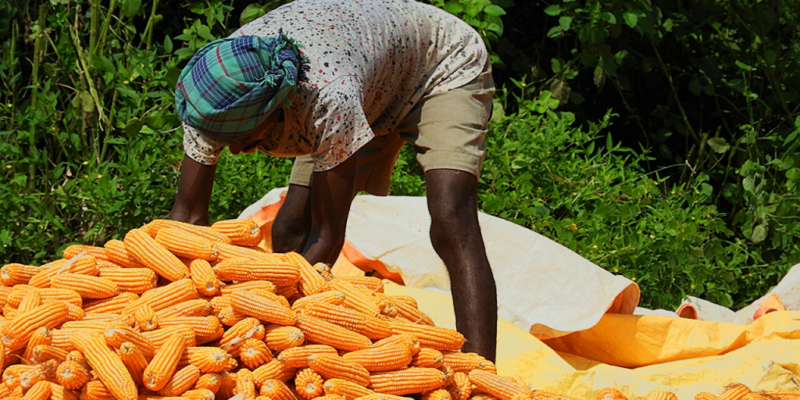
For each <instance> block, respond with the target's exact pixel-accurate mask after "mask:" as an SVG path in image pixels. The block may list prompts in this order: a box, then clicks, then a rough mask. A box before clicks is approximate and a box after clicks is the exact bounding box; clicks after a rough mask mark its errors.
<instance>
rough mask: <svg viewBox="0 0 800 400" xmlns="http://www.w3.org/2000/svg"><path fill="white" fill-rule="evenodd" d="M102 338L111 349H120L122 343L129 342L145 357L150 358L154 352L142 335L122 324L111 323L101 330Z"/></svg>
mask: <svg viewBox="0 0 800 400" xmlns="http://www.w3.org/2000/svg"><path fill="white" fill-rule="evenodd" d="M103 338H104V339H105V341H106V344H108V345H109V346H111V347H114V348H120V347H121V346H122V344H123V343H125V342H131V343H133V344H134V345H136V347H137V348H138V349H139V350H141V352H142V354H144V356H145V357H148V358H149V357H152V356H153V354H155V352H156V346H155V345H154V344H153V342H151V341H150V340H148V339H147V338H146V337H145V336H144V335H143V334H142V333H140V332H137V331H136V330H135V329H133V328H131V327H129V326H127V325H125V324H124V323H122V322H118V321H115V322H111V323H108V324H106V326H105V328H103Z"/></svg>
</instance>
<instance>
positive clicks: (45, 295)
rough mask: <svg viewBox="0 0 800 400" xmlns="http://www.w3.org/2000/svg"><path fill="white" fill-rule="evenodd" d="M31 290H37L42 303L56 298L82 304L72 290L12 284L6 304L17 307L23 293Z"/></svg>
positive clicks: (78, 296)
mask: <svg viewBox="0 0 800 400" xmlns="http://www.w3.org/2000/svg"><path fill="white" fill-rule="evenodd" d="M31 290H35V291H38V292H39V296H41V298H42V303H45V302H48V301H56V300H58V301H63V302H66V303H72V304H75V305H77V306H79V307H80V306H82V305H83V300H82V299H81V296H80V295H79V294H78V293H76V292H75V291H74V290H69V289H51V288H44V289H39V288H35V287H33V286H29V285H16V286H14V288H13V289H12V290H11V293H9V295H8V302H7V305H10V306H12V307H19V305H20V303H22V298H23V297H25V295H26V294H27V293H28V292H29V291H31Z"/></svg>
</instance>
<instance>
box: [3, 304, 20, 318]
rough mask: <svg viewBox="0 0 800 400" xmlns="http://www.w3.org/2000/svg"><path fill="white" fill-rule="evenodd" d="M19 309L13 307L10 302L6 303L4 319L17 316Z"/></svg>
mask: <svg viewBox="0 0 800 400" xmlns="http://www.w3.org/2000/svg"><path fill="white" fill-rule="evenodd" d="M17 313H18V310H17V309H16V308H14V307H11V305H10V304H6V305H5V306H3V318H4V319H11V318H14V317H16V316H17Z"/></svg>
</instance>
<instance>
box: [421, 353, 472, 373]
mask: <svg viewBox="0 0 800 400" xmlns="http://www.w3.org/2000/svg"><path fill="white" fill-rule="evenodd" d="M458 354H461V353H458ZM469 354H474V353H469ZM475 356H477V357H480V356H478V355H477V354H475ZM444 362H445V359H444V356H443V355H442V352H440V351H439V350H434V349H428V348H424V349H420V350H419V353H417V355H415V356H414V359H413V360H411V365H412V366H414V367H422V368H439V367H441V366H442V364H443V363H444ZM448 365H450V364H448ZM450 366H451V367H452V368H453V370H454V372H466V373H469V371H472V370H473V369H475V368H468V369H466V370H464V369H463V368H462V369H459V368H456V367H455V366H453V365H450Z"/></svg>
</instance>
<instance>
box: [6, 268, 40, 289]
mask: <svg viewBox="0 0 800 400" xmlns="http://www.w3.org/2000/svg"><path fill="white" fill-rule="evenodd" d="M40 271H41V270H40V269H39V267H34V266H32V265H25V264H6V265H4V266H3V268H0V281H2V282H3V285H4V286H14V285H27V284H28V281H30V280H31V278H33V276H34V275H36V274H38V273H39V272H40Z"/></svg>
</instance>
